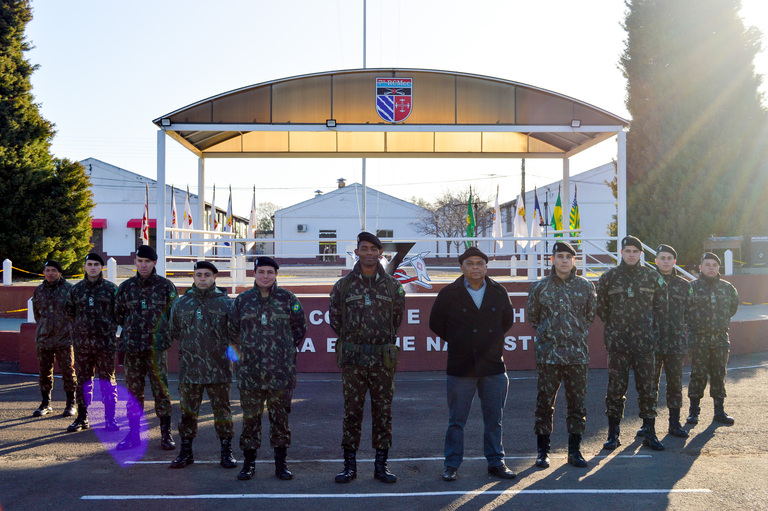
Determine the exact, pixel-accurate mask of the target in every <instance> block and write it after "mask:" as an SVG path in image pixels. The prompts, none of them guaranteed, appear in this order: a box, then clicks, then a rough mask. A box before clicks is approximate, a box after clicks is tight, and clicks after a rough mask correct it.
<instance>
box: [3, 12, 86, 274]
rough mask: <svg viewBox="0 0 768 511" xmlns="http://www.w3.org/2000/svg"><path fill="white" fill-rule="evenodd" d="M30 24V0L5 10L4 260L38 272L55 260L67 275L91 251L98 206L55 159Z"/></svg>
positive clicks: (81, 181) (74, 173)
mask: <svg viewBox="0 0 768 511" xmlns="http://www.w3.org/2000/svg"><path fill="white" fill-rule="evenodd" d="M31 19H32V10H31V7H30V3H29V1H28V0H7V1H4V2H2V3H0V197H2V201H1V202H0V260H4V259H6V258H8V259H11V260H12V261H13V263H14V266H16V267H17V268H22V269H25V270H27V271H33V272H39V271H41V265H42V263H43V262H44V261H45V260H46V259H49V258H50V259H56V260H58V261H59V262H60V263H61V264H62V266H63V267H64V269H65V270H67V269H70V268H74V267H77V266H78V265H79V264H80V263H81V262H82V260H83V259H84V257H85V254H86V253H87V252H88V250H89V249H90V242H89V240H90V237H91V226H90V211H91V209H92V208H93V200H92V195H91V192H90V189H89V182H88V178H87V176H86V174H85V169H84V168H83V167H82V166H81V165H80V164H79V163H76V162H72V161H69V160H66V159H57V158H54V157H53V155H52V154H51V153H50V146H51V140H52V139H53V136H54V134H55V131H54V129H53V124H52V123H50V122H48V121H47V120H45V119H43V118H42V117H41V116H40V112H39V106H38V105H37V104H36V103H35V102H34V97H33V96H32V92H31V91H32V85H31V82H30V76H31V75H32V72H33V71H34V70H35V68H36V66H33V65H31V64H30V63H29V62H28V61H27V60H26V59H25V58H24V52H25V51H27V50H29V49H30V46H29V43H28V42H27V41H26V40H25V38H24V30H25V28H26V25H27V23H29V21H30V20H31Z"/></svg>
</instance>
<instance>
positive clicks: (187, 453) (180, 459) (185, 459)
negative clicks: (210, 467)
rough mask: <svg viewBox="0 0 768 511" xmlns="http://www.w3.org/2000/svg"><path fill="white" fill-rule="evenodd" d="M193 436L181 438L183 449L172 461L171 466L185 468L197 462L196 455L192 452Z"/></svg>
mask: <svg viewBox="0 0 768 511" xmlns="http://www.w3.org/2000/svg"><path fill="white" fill-rule="evenodd" d="M192 440H193V439H192V438H184V437H182V438H181V450H180V451H179V455H178V456H176V459H175V460H173V461H172V462H171V468H184V467H186V466H187V465H191V464H192V463H194V462H195V456H194V454H192Z"/></svg>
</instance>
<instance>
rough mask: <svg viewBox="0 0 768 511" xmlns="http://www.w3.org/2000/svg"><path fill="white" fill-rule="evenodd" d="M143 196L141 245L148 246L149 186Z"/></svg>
mask: <svg viewBox="0 0 768 511" xmlns="http://www.w3.org/2000/svg"><path fill="white" fill-rule="evenodd" d="M146 187H147V189H146V194H145V195H144V216H142V217H141V244H142V245H149V184H147V185H146Z"/></svg>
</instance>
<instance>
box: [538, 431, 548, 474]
mask: <svg viewBox="0 0 768 511" xmlns="http://www.w3.org/2000/svg"><path fill="white" fill-rule="evenodd" d="M536 447H537V448H538V456H537V457H536V466H537V467H539V468H549V447H550V443H549V435H536Z"/></svg>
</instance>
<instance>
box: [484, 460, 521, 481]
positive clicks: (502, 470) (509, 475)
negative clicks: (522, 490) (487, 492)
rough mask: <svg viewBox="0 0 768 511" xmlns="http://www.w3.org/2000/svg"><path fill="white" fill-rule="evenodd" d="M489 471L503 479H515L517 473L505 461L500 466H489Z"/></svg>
mask: <svg viewBox="0 0 768 511" xmlns="http://www.w3.org/2000/svg"><path fill="white" fill-rule="evenodd" d="M488 473H489V474H491V475H492V476H496V477H498V478H501V479H514V478H515V477H517V474H515V473H514V472H512V471H511V470H509V469H508V468H507V466H506V465H504V464H503V463H502V464H501V465H499V466H498V467H488Z"/></svg>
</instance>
